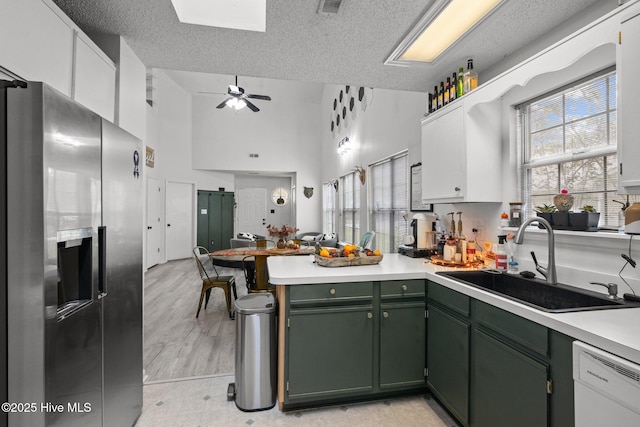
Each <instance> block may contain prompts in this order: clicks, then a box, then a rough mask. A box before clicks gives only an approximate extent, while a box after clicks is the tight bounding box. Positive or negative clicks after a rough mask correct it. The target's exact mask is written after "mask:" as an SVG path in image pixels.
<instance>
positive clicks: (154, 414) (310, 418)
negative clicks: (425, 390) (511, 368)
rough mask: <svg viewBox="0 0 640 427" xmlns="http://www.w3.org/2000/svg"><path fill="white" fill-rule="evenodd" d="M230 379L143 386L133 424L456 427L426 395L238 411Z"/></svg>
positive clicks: (139, 426)
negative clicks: (139, 411)
mask: <svg viewBox="0 0 640 427" xmlns="http://www.w3.org/2000/svg"><path fill="white" fill-rule="evenodd" d="M230 382H233V375H219V376H212V377H202V378H192V379H184V380H177V381H168V382H156V383H150V384H145V385H144V406H143V408H142V415H141V416H140V419H139V420H138V422H137V423H136V427H197V426H200V427H209V426H212V427H214V426H215V427H217V426H225V427H226V426H244V427H246V426H251V427H254V426H331V427H333V426H349V427H352V426H376V427H384V426H390V427H391V426H393V427H397V426H402V427H404V426H420V427H456V426H457V424H456V423H455V421H453V419H452V418H451V417H450V416H449V414H447V413H446V412H445V411H444V410H443V409H442V407H441V406H440V405H439V404H438V403H437V402H436V401H435V400H434V399H433V398H432V397H431V395H430V394H427V395H417V396H409V397H399V398H392V399H385V400H380V401H375V402H367V403H358V404H349V405H339V406H333V407H325V408H315V409H306V410H299V411H290V412H286V413H284V412H280V411H279V410H278V409H277V406H276V407H274V408H273V409H270V410H267V411H258V412H243V411H240V410H239V409H238V408H236V405H235V403H234V402H228V401H227V385H228V384H229V383H230Z"/></svg>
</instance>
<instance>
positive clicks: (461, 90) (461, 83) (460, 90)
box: [456, 67, 464, 98]
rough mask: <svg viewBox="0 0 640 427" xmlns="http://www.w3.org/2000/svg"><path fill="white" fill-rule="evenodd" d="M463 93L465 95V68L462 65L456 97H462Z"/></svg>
mask: <svg viewBox="0 0 640 427" xmlns="http://www.w3.org/2000/svg"><path fill="white" fill-rule="evenodd" d="M462 95H464V69H463V68H462V67H460V69H459V70H458V80H457V81H456V98H460V97H461V96H462Z"/></svg>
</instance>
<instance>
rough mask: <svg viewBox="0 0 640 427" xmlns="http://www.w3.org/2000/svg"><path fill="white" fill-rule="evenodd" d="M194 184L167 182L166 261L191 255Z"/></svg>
mask: <svg viewBox="0 0 640 427" xmlns="http://www.w3.org/2000/svg"><path fill="white" fill-rule="evenodd" d="M193 192H194V186H193V184H190V183H184V182H171V181H169V182H167V196H166V199H167V203H166V206H167V227H166V229H167V261H169V260H173V259H184V258H190V257H191V256H192V253H191V251H192V249H193V246H194V245H193V205H194V203H193Z"/></svg>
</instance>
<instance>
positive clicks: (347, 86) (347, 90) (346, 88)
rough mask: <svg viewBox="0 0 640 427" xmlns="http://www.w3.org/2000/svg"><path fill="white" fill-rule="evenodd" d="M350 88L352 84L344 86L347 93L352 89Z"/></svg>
mask: <svg viewBox="0 0 640 427" xmlns="http://www.w3.org/2000/svg"><path fill="white" fill-rule="evenodd" d="M350 88H351V86H349V85H346V86H345V87H344V91H345V93H349V89H350Z"/></svg>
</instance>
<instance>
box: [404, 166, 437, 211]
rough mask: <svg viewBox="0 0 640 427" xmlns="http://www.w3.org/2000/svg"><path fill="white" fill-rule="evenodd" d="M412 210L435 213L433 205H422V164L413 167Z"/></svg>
mask: <svg viewBox="0 0 640 427" xmlns="http://www.w3.org/2000/svg"><path fill="white" fill-rule="evenodd" d="M410 184H411V190H410V191H411V210H412V211H426V212H433V204H431V203H422V163H416V164H415V165H411V182H410Z"/></svg>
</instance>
